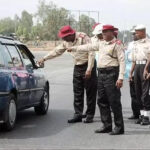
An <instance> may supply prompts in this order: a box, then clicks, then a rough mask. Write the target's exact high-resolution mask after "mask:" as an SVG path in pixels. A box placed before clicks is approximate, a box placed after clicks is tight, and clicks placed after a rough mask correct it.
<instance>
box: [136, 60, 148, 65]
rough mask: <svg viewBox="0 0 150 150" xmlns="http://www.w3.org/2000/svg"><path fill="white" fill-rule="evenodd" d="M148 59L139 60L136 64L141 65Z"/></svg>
mask: <svg viewBox="0 0 150 150" xmlns="http://www.w3.org/2000/svg"><path fill="white" fill-rule="evenodd" d="M146 62H147V61H146V60H137V61H136V64H138V65H140V64H146Z"/></svg>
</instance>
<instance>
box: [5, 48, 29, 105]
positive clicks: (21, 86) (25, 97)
mask: <svg viewBox="0 0 150 150" xmlns="http://www.w3.org/2000/svg"><path fill="white" fill-rule="evenodd" d="M5 46H6V48H7V50H8V52H9V55H10V57H11V60H12V62H13V65H14V66H13V67H11V68H9V69H11V72H12V77H13V79H14V82H15V84H16V88H17V92H18V95H17V98H18V107H19V108H22V107H26V106H27V105H28V102H29V95H30V89H29V74H28V72H27V70H26V69H25V66H24V65H23V62H22V59H21V57H20V53H19V52H18V50H17V48H16V46H15V45H5ZM5 52H6V53H7V51H5ZM9 63H10V62H8V64H9ZM8 66H9V65H8Z"/></svg>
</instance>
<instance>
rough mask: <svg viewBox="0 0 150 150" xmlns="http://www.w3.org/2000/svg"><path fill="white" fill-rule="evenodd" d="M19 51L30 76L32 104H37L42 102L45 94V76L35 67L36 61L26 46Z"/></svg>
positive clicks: (20, 47)
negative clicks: (41, 99)
mask: <svg viewBox="0 0 150 150" xmlns="http://www.w3.org/2000/svg"><path fill="white" fill-rule="evenodd" d="M18 48H19V51H20V53H21V56H22V57H23V62H24V64H25V66H26V70H27V71H28V74H29V88H30V92H31V93H30V103H31V104H36V103H38V102H39V101H40V98H41V96H42V94H43V89H44V88H43V87H44V84H43V83H44V82H43V79H44V78H43V75H42V73H41V72H40V71H39V69H38V68H37V67H35V62H34V60H33V59H32V58H31V57H30V56H29V53H28V51H27V49H26V47H25V46H21V45H20V46H19V47H18Z"/></svg>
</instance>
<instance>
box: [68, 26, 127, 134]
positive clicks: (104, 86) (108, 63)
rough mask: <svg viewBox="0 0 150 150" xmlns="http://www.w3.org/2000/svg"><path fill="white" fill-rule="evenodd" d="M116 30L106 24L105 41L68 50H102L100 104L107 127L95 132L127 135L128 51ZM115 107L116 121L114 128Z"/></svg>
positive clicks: (100, 58) (99, 80)
mask: <svg viewBox="0 0 150 150" xmlns="http://www.w3.org/2000/svg"><path fill="white" fill-rule="evenodd" d="M115 30H117V29H116V28H115V27H114V26H112V25H104V26H103V28H102V34H103V39H104V41H101V42H98V43H96V44H87V45H83V46H74V47H72V48H69V49H68V51H72V52H73V51H82V52H87V51H99V59H98V106H99V108H100V114H101V120H102V123H103V126H102V128H100V129H98V130H96V131H95V133H109V132H110V135H118V134H124V121H123V115H122V105H121V101H120V99H121V92H120V88H121V87H122V86H123V78H124V73H125V54H124V47H123V44H122V43H121V41H119V40H117V39H116V38H115V37H114V31H115ZM111 109H112V112H113V114H114V123H115V127H114V129H113V131H112V117H111Z"/></svg>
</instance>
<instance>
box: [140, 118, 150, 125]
mask: <svg viewBox="0 0 150 150" xmlns="http://www.w3.org/2000/svg"><path fill="white" fill-rule="evenodd" d="M149 124H150V122H149V117H145V116H144V117H143V119H142V121H141V125H149Z"/></svg>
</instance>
